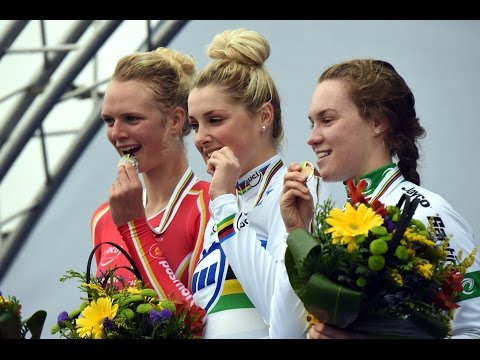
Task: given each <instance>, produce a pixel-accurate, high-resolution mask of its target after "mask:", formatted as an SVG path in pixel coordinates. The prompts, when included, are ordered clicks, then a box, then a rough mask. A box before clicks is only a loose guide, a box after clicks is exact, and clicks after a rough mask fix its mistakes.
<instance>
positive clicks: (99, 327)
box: [77, 297, 118, 339]
mask: <svg viewBox="0 0 480 360" xmlns="http://www.w3.org/2000/svg"><path fill="white" fill-rule="evenodd" d="M117 310H118V304H115V305H113V306H112V299H110V298H109V297H101V298H98V299H97V300H96V301H95V300H94V301H92V302H91V303H90V305H89V306H87V307H86V308H85V310H83V311H82V314H81V315H82V317H81V318H78V319H77V333H78V335H80V337H82V338H85V337H93V338H94V339H102V335H103V320H104V319H105V318H108V319H109V320H113V318H114V317H115V315H117Z"/></svg>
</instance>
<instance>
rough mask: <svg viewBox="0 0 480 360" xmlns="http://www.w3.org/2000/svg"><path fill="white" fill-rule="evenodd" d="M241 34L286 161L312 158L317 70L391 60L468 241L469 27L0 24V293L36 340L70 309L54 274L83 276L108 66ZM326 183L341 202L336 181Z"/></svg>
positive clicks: (477, 75) (475, 124) (103, 179)
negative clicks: (257, 48) (258, 53)
mask: <svg viewBox="0 0 480 360" xmlns="http://www.w3.org/2000/svg"><path fill="white" fill-rule="evenodd" d="M239 27H246V28H250V29H254V30H257V31H259V32H261V33H262V34H263V35H264V36H265V37H266V38H267V39H268V41H269V42H270V45H271V55H270V58H269V59H268V60H267V62H266V66H267V68H268V69H269V70H270V72H271V74H272V76H273V78H274V79H275V80H276V83H277V85H278V88H279V92H280V96H281V98H282V113H283V121H284V127H285V133H286V142H285V144H284V147H283V158H284V161H285V162H286V163H289V162H291V161H294V160H295V161H302V160H310V161H314V156H313V153H312V151H311V150H310V148H309V147H308V146H307V145H306V137H307V135H308V133H309V131H310V128H309V122H308V119H307V114H308V107H309V105H310V98H311V94H312V91H313V89H314V87H315V84H316V81H317V79H318V77H319V75H320V74H321V72H322V71H323V70H324V69H325V68H326V67H327V66H329V65H331V64H333V63H335V62H338V61H341V60H346V59H350V58H353V57H375V58H380V59H383V60H386V61H388V62H390V63H392V64H393V65H394V67H395V68H396V69H397V71H398V72H399V73H400V74H401V75H402V76H403V77H404V78H405V80H406V81H407V83H408V84H409V86H410V87H411V89H412V91H413V93H414V95H415V98H416V108H417V115H418V116H419V117H420V121H421V123H422V124H423V126H424V127H425V128H426V130H427V136H426V138H425V139H424V140H423V142H422V148H421V160H420V168H419V172H420V175H421V176H422V185H423V186H425V187H427V188H429V189H431V190H433V191H435V192H437V193H439V194H441V195H442V196H443V197H444V198H445V199H446V200H447V201H448V202H450V203H451V204H452V205H453V207H454V208H455V209H456V210H457V212H459V213H460V214H461V215H462V216H463V217H464V218H465V219H466V220H467V221H468V222H469V223H470V225H471V226H472V228H473V230H474V233H475V234H476V236H477V237H478V234H479V231H480V224H479V215H478V210H477V205H478V204H479V202H480V201H479V200H480V195H479V194H478V193H477V192H476V190H475V188H474V186H475V185H476V179H478V178H479V177H480V170H479V166H478V161H477V158H476V157H477V156H478V155H479V151H478V150H477V149H476V147H475V146H476V145H475V144H478V142H479V141H478V134H479V133H480V121H479V119H478V110H477V105H478V104H479V101H480V87H479V84H480V71H479V70H478V64H480V45H479V44H480V43H479V41H478V39H479V37H480V21H474V20H472V21H469V20H441V21H440V20H414V21H413V20H412V21H410V20H390V21H388V20H190V21H186V20H124V21H121V20H98V21H97V20H95V21H94V20H68V21H67V20H65V21H64V20H0V114H1V115H0V233H1V241H0V291H2V293H3V295H4V296H8V295H15V296H16V297H17V298H18V299H19V300H20V301H21V303H22V314H23V316H24V317H28V316H29V315H31V314H32V313H33V312H35V311H36V310H39V309H43V310H46V311H47V313H48V316H47V320H46V323H45V327H44V330H43V333H42V338H58V335H51V334H50V328H51V326H52V325H54V324H55V322H56V319H57V315H58V314H59V313H60V312H61V311H63V310H66V311H70V310H73V309H75V308H77V307H78V305H79V303H80V299H79V298H80V295H81V293H80V290H79V289H78V284H77V283H76V282H75V281H67V282H64V283H62V282H60V280H59V279H60V277H61V276H62V275H64V274H65V273H66V270H68V269H74V270H77V271H80V272H83V271H85V270H86V263H87V258H88V255H89V253H90V250H91V248H92V243H91V236H90V228H89V225H90V217H91V215H92V213H93V211H94V210H95V209H96V207H97V206H98V205H99V204H100V203H101V202H103V201H104V200H105V199H106V198H107V194H108V189H109V186H110V185H111V183H112V181H113V179H114V178H115V176H116V168H117V162H118V155H117V154H116V152H115V150H114V149H113V147H112V146H111V145H110V144H109V143H108V141H107V139H106V134H105V129H104V125H103V122H102V120H101V119H100V117H99V115H100V109H101V104H102V98H103V94H104V92H105V89H106V86H107V84H108V79H109V76H110V75H111V73H112V72H113V69H114V66H115V64H116V62H117V60H118V59H119V58H120V57H122V56H124V55H126V54H128V53H131V52H134V51H137V50H147V49H153V48H156V47H158V46H168V47H171V48H174V49H176V50H179V51H182V52H185V53H188V54H191V55H193V56H194V57H195V59H196V60H197V65H198V67H199V68H202V67H203V66H205V65H206V64H207V62H208V58H207V55H206V46H207V45H208V44H209V43H210V41H211V40H212V38H213V36H214V35H215V34H217V33H220V32H222V31H223V30H225V29H233V28H239ZM187 146H188V155H189V159H190V164H191V167H192V168H193V170H194V172H195V173H196V174H197V176H199V177H200V178H203V179H206V180H208V179H209V175H208V174H207V173H206V172H205V170H204V168H205V165H204V162H203V160H202V159H201V157H200V156H199V155H198V154H197V151H196V149H195V148H194V146H193V135H191V137H190V138H189V141H188V144H187ZM325 186H326V187H327V188H328V190H329V191H331V192H332V194H333V196H334V200H335V201H336V202H337V204H339V205H341V204H342V203H343V201H344V200H345V195H344V189H343V185H342V184H341V183H332V184H326V185H325ZM477 241H478V240H477ZM92 271H95V269H92Z"/></svg>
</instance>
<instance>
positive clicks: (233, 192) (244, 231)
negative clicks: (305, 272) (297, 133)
mask: <svg viewBox="0 0 480 360" xmlns="http://www.w3.org/2000/svg"><path fill="white" fill-rule="evenodd" d="M208 55H209V56H210V58H211V59H212V61H211V62H210V63H209V64H208V65H207V66H206V67H205V68H204V69H203V70H202V71H200V73H199V75H198V77H197V78H196V81H195V84H194V86H193V88H192V91H191V92H190V95H189V98H188V107H189V120H190V124H191V126H192V128H193V129H194V131H195V146H196V148H197V150H198V151H199V152H200V154H201V155H202V157H203V159H204V160H205V162H206V165H207V172H208V173H209V174H210V175H212V181H211V185H210V192H209V194H210V198H211V201H210V213H211V219H210V221H209V223H208V225H207V228H206V231H205V235H206V238H205V242H204V250H203V252H202V257H201V259H200V262H199V264H198V265H197V268H196V269H195V274H194V279H193V292H194V295H193V296H194V300H195V303H196V304H197V305H199V306H201V307H203V308H204V309H205V310H206V311H207V314H208V315H207V322H206V328H205V337H206V338H268V337H270V336H271V332H272V331H273V332H275V329H272V328H271V326H270V310H271V306H272V305H271V299H272V296H273V290H274V287H275V281H276V277H277V276H287V275H286V270H285V266H284V264H283V261H282V259H283V255H284V253H285V241H284V240H285V237H284V233H285V226H284V224H283V221H282V218H281V215H280V208H279V199H280V195H281V192H282V186H283V176H284V174H285V173H286V171H287V169H286V167H285V166H284V164H283V161H282V159H281V156H280V154H279V151H280V145H281V142H282V140H283V135H284V134H283V126H282V114H281V107H280V97H279V95H278V92H277V88H276V86H275V83H274V81H273V79H272V77H271V75H270V74H269V72H268V71H267V69H266V68H265V65H264V62H265V61H266V60H267V58H268V57H269V55H270V46H269V44H268V42H267V40H266V39H265V37H264V36H262V35H261V34H260V33H258V32H256V31H253V30H248V29H236V30H226V31H224V32H222V33H221V34H218V35H216V36H215V37H214V39H213V41H212V42H211V44H210V45H209V47H208ZM315 183H316V181H315V180H312V181H311V182H309V184H311V185H312V186H311V187H312V191H313V192H315V191H316V188H315ZM290 290H291V289H290ZM291 291H292V292H293V290H291ZM294 321H300V319H294ZM282 326H286V327H287V328H288V327H289V326H290V324H288V323H285V324H282Z"/></svg>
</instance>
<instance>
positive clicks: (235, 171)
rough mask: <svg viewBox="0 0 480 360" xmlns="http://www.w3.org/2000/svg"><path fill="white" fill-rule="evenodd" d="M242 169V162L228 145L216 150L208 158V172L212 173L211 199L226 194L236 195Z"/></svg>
mask: <svg viewBox="0 0 480 360" xmlns="http://www.w3.org/2000/svg"><path fill="white" fill-rule="evenodd" d="M240 169H241V168H240V162H239V161H238V159H237V157H236V156H235V154H234V153H233V151H232V150H231V149H230V148H229V147H228V146H224V147H223V148H221V149H219V150H217V151H214V152H213V153H212V155H211V156H210V158H209V159H208V160H207V172H208V173H209V174H210V175H212V182H211V183H210V191H209V195H210V199H212V200H214V199H215V198H217V197H218V196H220V195H224V194H234V195H235V194H236V190H235V189H236V186H237V181H238V178H239V177H240V175H241V174H240Z"/></svg>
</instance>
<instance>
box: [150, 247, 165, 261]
mask: <svg viewBox="0 0 480 360" xmlns="http://www.w3.org/2000/svg"><path fill="white" fill-rule="evenodd" d="M148 253H149V254H150V256H151V257H153V258H155V259H159V258H161V257H162V256H163V254H162V250H160V246H158V244H153V245H152V246H150V249H148Z"/></svg>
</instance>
